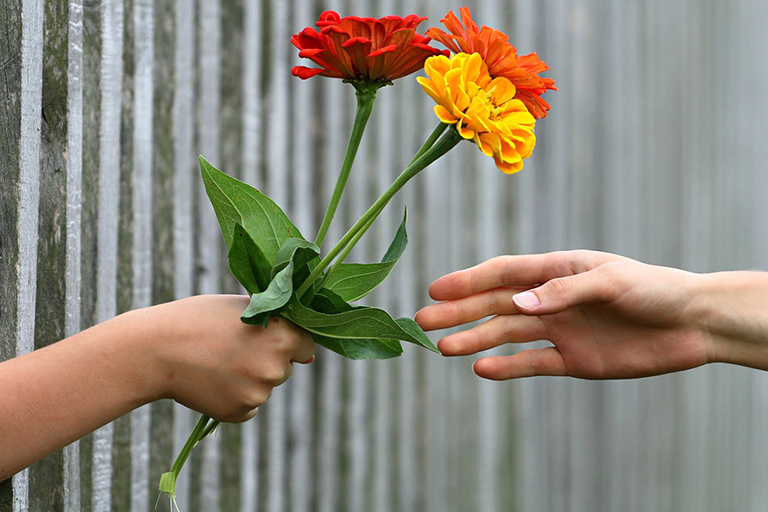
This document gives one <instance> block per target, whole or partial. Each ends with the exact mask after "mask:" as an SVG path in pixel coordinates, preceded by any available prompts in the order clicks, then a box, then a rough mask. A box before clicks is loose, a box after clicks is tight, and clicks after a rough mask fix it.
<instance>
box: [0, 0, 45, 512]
mask: <svg viewBox="0 0 768 512" xmlns="http://www.w3.org/2000/svg"><path fill="white" fill-rule="evenodd" d="M28 30H29V28H27V31H28ZM23 32H24V30H23V27H22V6H21V5H20V3H18V2H2V3H1V4H0V155H2V158H0V361H4V360H6V359H10V358H11V357H14V356H15V355H16V350H17V338H18V322H19V318H18V315H19V310H18V308H19V277H20V276H19V244H18V240H19V231H18V230H19V194H20V188H19V180H20V176H21V172H22V170H21V163H22V157H21V153H20V152H21V140H22V129H21V127H22V122H21V118H22V116H21V112H22V95H23V94H27V93H26V92H24V93H23V92H22V76H23V64H22V55H23V54H22V49H21V48H22V37H23V36H22V34H23ZM27 69H28V68H27ZM28 101H29V100H26V101H25V103H26V102H28ZM25 172H26V171H25ZM35 225H36V223H35ZM25 479H26V476H25V475H22V476H19V477H17V478H14V479H7V480H5V481H3V482H0V511H2V512H11V511H14V512H15V511H16V510H20V509H21V507H20V506H18V505H16V504H15V503H14V499H15V496H14V491H15V490H17V489H19V490H20V491H21V492H22V493H26V482H25ZM20 487H24V489H20ZM24 499H26V498H25V495H24V496H19V498H18V500H19V501H18V504H19V505H20V504H21V503H23V502H22V500H24Z"/></svg>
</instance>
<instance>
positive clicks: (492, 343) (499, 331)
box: [437, 315, 547, 356]
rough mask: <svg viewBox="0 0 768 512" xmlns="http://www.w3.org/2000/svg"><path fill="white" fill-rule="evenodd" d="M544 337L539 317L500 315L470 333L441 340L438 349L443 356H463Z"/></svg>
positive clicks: (466, 332)
mask: <svg viewBox="0 0 768 512" xmlns="http://www.w3.org/2000/svg"><path fill="white" fill-rule="evenodd" d="M546 337H547V330H546V327H545V326H544V323H543V322H542V321H541V319H540V318H539V317H535V316H522V315H500V316H497V317H494V318H492V319H490V320H488V321H487V322H484V323H482V324H480V325H478V326H476V327H473V328H472V329H469V330H466V331H462V332H457V333H455V334H451V335H449V336H446V337H444V338H443V339H441V340H440V341H439V342H438V344H437V347H438V349H440V352H442V353H443V355H446V356H465V355H468V354H475V353H477V352H482V351H483V350H488V349H491V348H494V347H498V346H500V345H503V344H505V343H527V342H531V341H537V340H541V339H545V338H546Z"/></svg>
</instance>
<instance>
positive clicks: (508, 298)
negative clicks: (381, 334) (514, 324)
mask: <svg viewBox="0 0 768 512" xmlns="http://www.w3.org/2000/svg"><path fill="white" fill-rule="evenodd" d="M519 291H521V289H518V288H496V289H494V290H488V291H485V292H481V293H478V294H475V295H470V296H469V297H464V298H461V299H456V300H449V301H446V302H442V303H440V304H433V305H430V306H427V307H425V308H424V309H422V310H421V311H419V312H418V313H416V322H417V323H418V324H419V325H420V326H421V327H422V328H423V329H425V330H428V331H431V330H434V329H445V328H447V327H455V326H457V325H461V324H466V323H468V322H474V321H475V320H480V319H481V318H485V317H487V316H491V315H509V314H514V313H517V309H516V308H515V303H514V302H513V301H512V297H513V296H514V295H515V293H517V292H519Z"/></svg>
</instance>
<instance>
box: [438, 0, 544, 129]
mask: <svg viewBox="0 0 768 512" xmlns="http://www.w3.org/2000/svg"><path fill="white" fill-rule="evenodd" d="M460 13H461V21H459V19H458V18H457V17H456V15H455V14H454V13H453V11H448V14H447V15H446V16H445V19H442V20H440V22H441V23H443V25H445V28H447V29H448V30H449V31H450V34H448V33H446V32H443V31H442V30H441V29H439V28H430V29H429V30H427V36H429V37H431V38H432V39H434V40H435V41H439V42H441V43H442V44H444V45H445V46H447V47H448V48H449V49H450V50H451V51H452V52H453V53H479V54H480V56H481V57H482V58H483V60H484V61H485V64H486V65H487V66H488V71H489V73H490V75H491V76H492V77H494V78H496V77H502V78H506V79H508V80H509V81H510V82H512V83H513V84H514V85H515V87H516V89H517V93H516V94H515V98H516V99H519V100H520V101H522V102H523V103H524V104H525V106H526V108H528V111H529V112H530V113H531V114H532V115H533V117H535V118H536V119H541V118H543V117H546V116H547V110H549V104H548V103H547V102H546V101H544V100H543V99H542V98H541V95H542V94H544V93H545V92H547V90H553V91H556V90H557V87H555V81H554V80H552V79H551V78H541V77H540V76H538V73H541V72H542V71H546V70H547V69H549V67H548V66H547V65H546V64H545V63H544V62H543V61H541V60H539V57H538V56H537V55H536V54H535V53H531V54H529V55H523V56H522V57H518V56H517V49H516V48H515V47H514V46H512V44H511V43H509V42H508V39H509V38H508V37H507V35H506V34H504V33H503V32H500V31H498V30H496V29H492V28H490V27H486V26H485V25H483V26H482V27H481V28H478V26H477V24H476V23H475V22H473V21H472V14H471V13H470V12H469V9H468V8H467V7H462V8H461V9H460ZM462 22H463V24H462Z"/></svg>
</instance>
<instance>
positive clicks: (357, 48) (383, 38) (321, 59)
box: [291, 11, 448, 82]
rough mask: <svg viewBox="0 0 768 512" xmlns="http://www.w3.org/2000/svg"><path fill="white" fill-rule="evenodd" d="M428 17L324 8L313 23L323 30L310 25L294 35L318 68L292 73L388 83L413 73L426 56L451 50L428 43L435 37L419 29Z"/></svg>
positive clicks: (297, 69)
mask: <svg viewBox="0 0 768 512" xmlns="http://www.w3.org/2000/svg"><path fill="white" fill-rule="evenodd" d="M426 19H427V18H425V17H419V16H416V15H415V14H411V15H409V16H406V17H405V18H400V17H399V16H385V17H383V18H380V19H376V18H358V17H356V16H345V17H344V18H341V17H340V16H339V15H338V14H337V13H336V12H334V11H325V12H323V13H322V14H321V15H320V19H319V20H318V22H317V23H316V24H315V25H316V26H317V27H318V28H319V29H320V31H319V32H318V31H317V30H315V29H314V28H312V27H307V28H305V29H304V30H302V31H301V32H300V33H298V34H296V35H294V36H293V37H292V38H291V42H292V43H293V44H294V46H296V48H298V49H299V57H303V58H307V59H310V60H311V61H312V62H314V63H315V64H317V65H318V66H320V67H319V68H308V67H306V66H295V67H294V68H293V69H292V70H291V73H292V74H293V75H294V76H298V77H299V78H302V79H307V78H310V77H313V76H315V75H321V76H327V77H330V78H342V79H344V80H349V81H367V82H389V81H391V80H394V79H396V78H401V77H403V76H406V75H409V74H411V73H413V72H415V71H417V70H419V69H421V68H422V67H423V66H424V61H425V60H427V58H428V57H431V56H433V55H441V54H442V55H447V54H448V52H447V51H445V50H442V51H441V50H438V49H437V48H433V47H431V46H429V42H430V41H431V39H430V38H428V37H426V36H424V35H421V34H417V33H416V27H417V26H418V25H419V23H421V22H422V21H424V20H426Z"/></svg>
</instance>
